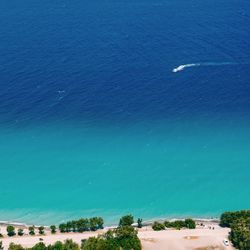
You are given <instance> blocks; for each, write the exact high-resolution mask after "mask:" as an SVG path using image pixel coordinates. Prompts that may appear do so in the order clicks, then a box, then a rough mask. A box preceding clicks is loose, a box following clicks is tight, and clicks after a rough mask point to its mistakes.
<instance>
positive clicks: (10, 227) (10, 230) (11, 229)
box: [6, 225, 16, 237]
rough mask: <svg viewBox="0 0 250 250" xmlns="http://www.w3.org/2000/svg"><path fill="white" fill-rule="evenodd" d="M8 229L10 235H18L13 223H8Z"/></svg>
mask: <svg viewBox="0 0 250 250" xmlns="http://www.w3.org/2000/svg"><path fill="white" fill-rule="evenodd" d="M6 230H7V235H8V236H10V237H12V236H14V235H16V232H15V228H14V227H13V226H12V225H8V226H7V229H6Z"/></svg>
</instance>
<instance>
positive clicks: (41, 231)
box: [38, 226, 44, 235]
mask: <svg viewBox="0 0 250 250" xmlns="http://www.w3.org/2000/svg"><path fill="white" fill-rule="evenodd" d="M38 232H39V234H41V235H43V234H44V227H43V226H40V227H39V228H38Z"/></svg>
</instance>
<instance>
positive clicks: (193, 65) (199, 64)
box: [172, 62, 239, 73]
mask: <svg viewBox="0 0 250 250" xmlns="http://www.w3.org/2000/svg"><path fill="white" fill-rule="evenodd" d="M237 64H239V63H236V62H221V63H216V62H206V63H189V64H183V65H180V66H178V67H176V68H174V69H173V70H172V72H173V73H177V72H179V71H182V70H184V69H185V68H191V67H200V66H223V65H237Z"/></svg>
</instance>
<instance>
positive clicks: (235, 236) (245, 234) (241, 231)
mask: <svg viewBox="0 0 250 250" xmlns="http://www.w3.org/2000/svg"><path fill="white" fill-rule="evenodd" d="M220 226H222V227H230V228H231V232H230V233H229V239H230V240H231V242H232V243H233V245H234V246H235V247H236V248H238V249H239V250H249V249H250V210H242V211H236V212H225V213H223V214H222V215H221V218H220Z"/></svg>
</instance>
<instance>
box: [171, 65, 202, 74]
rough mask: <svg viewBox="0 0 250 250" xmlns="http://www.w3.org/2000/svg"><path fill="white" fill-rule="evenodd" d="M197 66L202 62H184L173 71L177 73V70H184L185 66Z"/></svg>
mask: <svg viewBox="0 0 250 250" xmlns="http://www.w3.org/2000/svg"><path fill="white" fill-rule="evenodd" d="M197 66H200V63H189V64H183V65H180V66H178V67H177V68H174V69H173V72H174V73H176V72H179V71H182V70H184V69H185V68H190V67H197Z"/></svg>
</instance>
